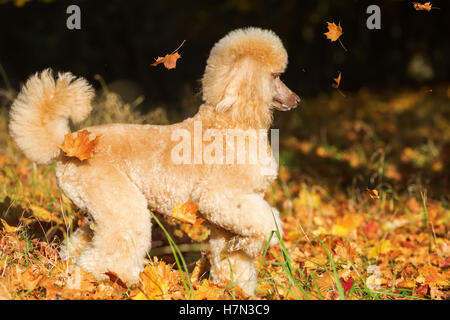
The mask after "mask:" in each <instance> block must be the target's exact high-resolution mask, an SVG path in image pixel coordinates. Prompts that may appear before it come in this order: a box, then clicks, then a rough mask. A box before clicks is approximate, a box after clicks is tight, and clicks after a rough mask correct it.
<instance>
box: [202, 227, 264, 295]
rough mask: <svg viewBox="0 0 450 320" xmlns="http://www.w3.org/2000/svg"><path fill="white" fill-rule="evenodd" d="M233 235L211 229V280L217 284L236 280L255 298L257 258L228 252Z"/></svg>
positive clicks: (236, 252)
mask: <svg viewBox="0 0 450 320" xmlns="http://www.w3.org/2000/svg"><path fill="white" fill-rule="evenodd" d="M232 237H233V234H231V233H229V232H227V231H225V230H223V229H221V228H217V227H212V228H211V235H210V240H209V244H210V251H211V258H210V264H211V270H210V274H211V279H212V281H213V282H215V283H221V282H224V281H231V280H234V283H235V284H236V285H238V286H240V287H241V288H242V289H243V290H244V292H245V293H246V294H248V295H249V296H254V294H255V288H256V285H257V279H256V276H257V273H256V268H255V258H254V257H251V256H249V255H247V254H246V253H245V252H244V251H233V252H228V251H227V248H226V247H227V243H228V242H229V241H230V239H231V238H232Z"/></svg>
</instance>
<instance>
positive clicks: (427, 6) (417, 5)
mask: <svg viewBox="0 0 450 320" xmlns="http://www.w3.org/2000/svg"><path fill="white" fill-rule="evenodd" d="M413 6H414V9H416V11H423V10H425V11H430V10H431V7H432V4H431V2H425V3H420V2H413Z"/></svg>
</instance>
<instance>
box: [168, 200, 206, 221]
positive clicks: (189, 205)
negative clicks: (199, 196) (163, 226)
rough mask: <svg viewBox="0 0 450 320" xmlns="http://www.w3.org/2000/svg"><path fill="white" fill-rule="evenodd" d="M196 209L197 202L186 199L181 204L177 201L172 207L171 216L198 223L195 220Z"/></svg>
mask: <svg viewBox="0 0 450 320" xmlns="http://www.w3.org/2000/svg"><path fill="white" fill-rule="evenodd" d="M197 211H198V203H196V202H191V201H188V202H186V203H183V204H181V203H178V204H176V205H175V207H173V210H172V216H171V217H172V218H174V219H176V220H178V221H181V222H185V223H189V224H193V225H198V224H199V223H198V222H197V215H196V213H197ZM196 223H197V224H196ZM200 223H201V222H200Z"/></svg>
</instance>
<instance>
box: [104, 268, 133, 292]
mask: <svg viewBox="0 0 450 320" xmlns="http://www.w3.org/2000/svg"><path fill="white" fill-rule="evenodd" d="M105 274H106V275H107V276H108V278H109V280H110V281H111V282H113V283H117V284H118V285H119V286H121V287H122V288H124V289H127V288H128V286H127V285H126V284H125V282H123V280H122V279H120V278H119V276H118V275H117V274H116V273H114V272H112V271H108V272H105Z"/></svg>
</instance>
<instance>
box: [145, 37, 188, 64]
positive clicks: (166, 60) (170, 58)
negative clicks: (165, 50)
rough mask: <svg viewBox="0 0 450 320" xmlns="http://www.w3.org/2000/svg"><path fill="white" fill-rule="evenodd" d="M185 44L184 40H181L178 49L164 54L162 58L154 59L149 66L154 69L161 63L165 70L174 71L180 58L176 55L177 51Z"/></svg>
mask: <svg viewBox="0 0 450 320" xmlns="http://www.w3.org/2000/svg"><path fill="white" fill-rule="evenodd" d="M185 42H186V40H183V42H182V43H181V44H180V45H179V46H178V48H176V49H175V50H174V51H173V52H172V53H170V54H166V55H165V56H164V57H158V59H155V62H154V63H152V64H151V66H152V67H155V66H157V65H158V64H160V63H163V64H164V66H165V67H166V69H169V70H170V69H175V68H176V66H177V60H178V59H180V58H181V56H180V55H179V54H178V50H179V49H180V48H181V46H182V45H183V44H184V43H185Z"/></svg>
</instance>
